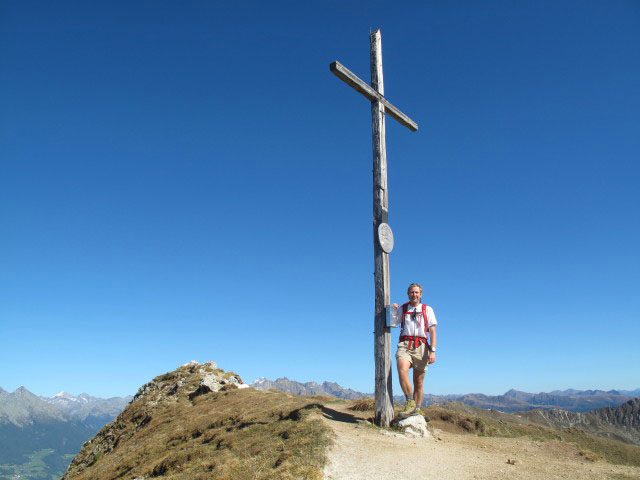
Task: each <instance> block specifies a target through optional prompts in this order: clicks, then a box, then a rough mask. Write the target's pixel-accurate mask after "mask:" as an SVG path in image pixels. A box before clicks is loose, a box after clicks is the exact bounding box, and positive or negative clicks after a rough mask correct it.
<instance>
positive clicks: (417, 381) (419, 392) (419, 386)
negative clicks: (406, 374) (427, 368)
mask: <svg viewBox="0 0 640 480" xmlns="http://www.w3.org/2000/svg"><path fill="white" fill-rule="evenodd" d="M398 370H399V368H398ZM408 380H409V379H408V378H407V381H408ZM423 384H424V372H418V371H417V370H416V369H415V368H414V369H413V399H414V400H415V401H416V407H420V406H422V397H423V396H424V395H423V388H424V385H423ZM400 385H401V386H402V383H400ZM402 390H403V391H404V388H403V389H402Z"/></svg>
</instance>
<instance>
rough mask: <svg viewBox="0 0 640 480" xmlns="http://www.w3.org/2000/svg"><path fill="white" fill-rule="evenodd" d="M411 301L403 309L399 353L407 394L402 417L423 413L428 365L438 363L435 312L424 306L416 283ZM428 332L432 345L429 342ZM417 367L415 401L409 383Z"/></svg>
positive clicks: (414, 379) (400, 369) (399, 368)
mask: <svg viewBox="0 0 640 480" xmlns="http://www.w3.org/2000/svg"><path fill="white" fill-rule="evenodd" d="M407 295H408V296H409V302H407V303H405V304H404V305H402V307H400V306H399V305H398V304H397V303H394V304H392V305H393V306H394V307H395V308H400V309H401V310H399V311H398V315H401V316H402V317H401V318H402V323H401V327H402V331H401V332H400V343H398V351H397V352H396V361H397V364H398V377H399V378H400V387H401V388H402V391H403V392H404V396H405V404H404V409H403V410H402V412H400V414H399V416H400V417H401V418H406V417H408V416H411V415H414V414H417V413H419V409H420V406H421V405H422V397H423V382H424V374H425V372H426V371H427V365H429V364H432V363H434V362H435V361H436V325H437V324H438V322H437V321H436V316H435V314H434V313H433V309H432V308H431V307H429V306H428V305H424V304H422V303H421V300H422V287H421V286H420V285H418V284H417V283H412V284H411V285H409V288H408V289H407ZM427 333H428V335H429V339H430V340H431V342H430V343H429V342H428V340H429V339H428V338H427ZM411 367H413V398H412V395H411V383H410V382H409V369H410V368H411Z"/></svg>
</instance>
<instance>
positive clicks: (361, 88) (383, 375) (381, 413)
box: [329, 30, 418, 427]
mask: <svg viewBox="0 0 640 480" xmlns="http://www.w3.org/2000/svg"><path fill="white" fill-rule="evenodd" d="M369 44H370V48H369V53H370V60H371V86H369V85H367V84H366V83H365V82H363V81H362V80H361V79H360V78H358V77H357V76H356V75H355V74H354V73H353V72H351V71H350V70H348V69H347V68H346V67H344V66H343V65H342V64H341V63H340V62H333V63H332V64H331V65H330V67H329V68H330V69H331V72H332V73H333V74H335V75H336V76H337V77H338V78H339V79H340V80H342V81H343V82H345V83H346V84H347V85H349V86H350V87H352V88H354V89H355V90H356V91H358V92H360V93H361V94H362V95H364V96H365V97H367V98H368V99H369V100H370V101H371V121H372V124H373V125H372V130H373V132H372V133H373V256H374V263H375V290H376V300H375V313H374V326H375V329H374V335H375V337H374V356H375V365H376V374H375V375H376V380H375V381H376V388H375V401H376V407H375V408H376V412H375V422H376V424H377V425H380V426H384V427H387V426H389V423H390V422H391V420H392V419H393V392H392V386H391V353H390V352H391V345H390V343H391V342H390V341H391V338H390V337H391V332H390V329H389V327H387V326H386V309H385V306H386V305H389V303H390V302H391V300H390V292H389V290H390V282H389V253H390V252H391V249H392V248H393V234H392V233H391V228H390V227H389V225H388V224H387V222H388V219H389V193H388V191H387V150H386V141H385V128H384V114H385V113H386V114H387V115H390V116H391V117H392V118H395V119H396V120H397V121H398V122H400V123H401V124H402V125H404V126H405V127H407V128H409V129H410V130H411V131H413V132H416V131H417V130H418V124H417V123H416V122H414V121H413V120H411V119H410V118H409V117H407V116H406V115H405V114H404V113H402V112H401V111H400V110H398V109H397V108H396V107H394V106H393V105H391V103H389V101H388V100H387V99H386V98H384V81H383V78H382V36H381V34H380V30H376V31H375V32H373V33H372V34H370V35H369Z"/></svg>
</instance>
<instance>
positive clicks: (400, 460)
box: [323, 407, 640, 480]
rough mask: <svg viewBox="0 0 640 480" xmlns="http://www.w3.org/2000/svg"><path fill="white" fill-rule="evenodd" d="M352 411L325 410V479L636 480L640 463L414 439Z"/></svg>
mask: <svg viewBox="0 0 640 480" xmlns="http://www.w3.org/2000/svg"><path fill="white" fill-rule="evenodd" d="M353 413H354V412H350V411H349V410H346V409H344V407H335V410H334V409H333V407H332V408H325V410H324V415H323V416H324V421H325V422H326V423H327V424H328V425H329V426H330V427H331V428H332V430H333V431H334V433H335V443H334V445H333V447H332V448H331V449H330V451H329V463H328V465H327V467H326V468H325V480H378V479H379V480H386V479H393V480H431V479H433V480H445V479H452V480H454V479H455V480H464V479H489V478H490V479H540V480H542V479H544V480H547V479H560V478H566V479H583V478H585V479H612V480H614V479H617V480H622V479H634V478H638V479H640V468H636V467H625V466H619V465H611V464H609V463H606V462H603V461H597V462H591V461H589V460H586V459H584V457H581V456H580V455H579V454H578V451H577V449H576V448H575V447H574V446H572V445H568V444H566V443H563V442H556V441H553V442H536V441H533V440H529V439H525V438H493V437H478V436H475V435H471V434H454V433H446V432H442V431H439V430H436V435H435V437H431V438H424V439H422V438H421V439H414V438H407V437H404V436H393V435H389V434H383V433H381V431H380V430H379V429H377V428H375V427H372V426H369V425H367V424H364V423H356V422H357V420H358V418H357V417H354V415H353ZM508 460H515V464H514V465H511V464H509V463H507V461H508Z"/></svg>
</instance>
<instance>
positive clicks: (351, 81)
mask: <svg viewBox="0 0 640 480" xmlns="http://www.w3.org/2000/svg"><path fill="white" fill-rule="evenodd" d="M329 69H330V70H331V73H333V74H334V75H335V76H336V77H338V78H339V79H340V80H342V81H343V82H344V83H346V84H347V85H349V86H350V87H351V88H353V89H355V90H356V91H358V92H360V93H361V94H362V95H364V96H365V97H367V98H368V99H369V100H370V101H372V102H380V103H381V104H382V105H383V106H384V113H386V114H387V115H390V116H391V117H393V118H395V119H396V120H397V121H398V122H400V123H401V124H402V125H404V126H405V127H407V128H408V129H409V130H411V131H413V132H417V131H418V124H417V123H416V122H414V121H413V120H411V119H410V118H409V117H407V116H406V115H405V114H404V113H402V112H401V111H400V110H398V109H397V108H396V107H394V106H393V105H391V103H389V101H388V100H387V99H386V98H384V97H383V96H382V95H380V94H379V93H378V92H376V91H375V90H374V89H373V88H371V87H370V86H369V85H367V84H366V83H365V82H363V81H362V80H360V78H359V77H358V76H357V75H356V74H355V73H353V72H352V71H351V70H349V69H348V68H347V67H345V66H344V65H342V64H341V63H340V62H333V63H332V64H331V65H329Z"/></svg>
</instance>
